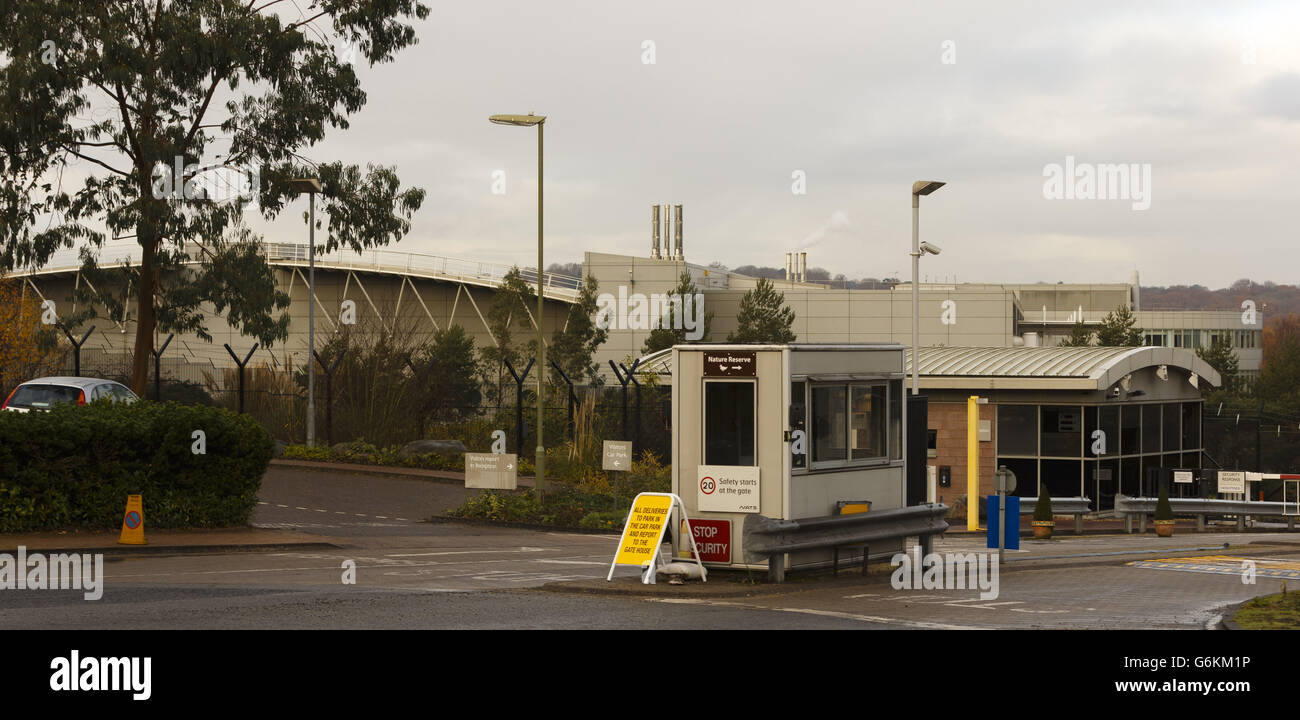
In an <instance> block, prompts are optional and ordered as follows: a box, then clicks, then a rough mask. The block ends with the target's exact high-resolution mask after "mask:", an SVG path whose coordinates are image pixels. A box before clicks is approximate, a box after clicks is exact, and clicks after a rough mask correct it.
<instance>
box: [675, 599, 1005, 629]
mask: <svg viewBox="0 0 1300 720" xmlns="http://www.w3.org/2000/svg"><path fill="white" fill-rule="evenodd" d="M649 601H650V602H662V603H674V604H679V605H714V606H723V607H742V608H748V609H755V610H772V611H776V612H790V613H802V614H805V615H821V616H824V617H834V618H842V619H845V620H857V621H860V622H869V623H885V624H890V625H903V626H906V627H914V628H920V629H925V630H984V629H987V628H980V627H976V626H972V625H953V624H951V623H935V622H925V621H921V620H900V619H897V618H887V617H879V616H876V615H859V614H857V613H846V612H838V611H835V610H814V609H812V608H789V607H771V608H770V607H765V606H763V605H755V604H754V603H737V602H725V601H720V600H705V599H702V598H649Z"/></svg>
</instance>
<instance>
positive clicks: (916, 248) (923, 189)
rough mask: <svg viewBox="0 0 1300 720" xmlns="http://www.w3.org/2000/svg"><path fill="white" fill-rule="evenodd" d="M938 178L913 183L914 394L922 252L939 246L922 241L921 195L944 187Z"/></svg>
mask: <svg viewBox="0 0 1300 720" xmlns="http://www.w3.org/2000/svg"><path fill="white" fill-rule="evenodd" d="M943 186H944V183H941V182H939V181H938V180H917V181H916V182H914V183H912V253H911V255H912V394H913V395H915V394H917V384H916V377H917V367H918V366H919V365H920V364H921V358H920V357H919V356H918V355H917V350H918V347H919V346H920V344H921V288H920V286H919V285H917V282H918V273H919V272H920V269H921V254H922V252H926V253H930V254H931V255H938V254H939V248H938V247H935V246H934V245H931V244H930V243H922V242H920V239H921V237H920V234H919V229H918V226H919V224H920V222H921V196H922V195H929V194H930V193H932V192H934V191H935V190H938V189H939V188H941V187H943Z"/></svg>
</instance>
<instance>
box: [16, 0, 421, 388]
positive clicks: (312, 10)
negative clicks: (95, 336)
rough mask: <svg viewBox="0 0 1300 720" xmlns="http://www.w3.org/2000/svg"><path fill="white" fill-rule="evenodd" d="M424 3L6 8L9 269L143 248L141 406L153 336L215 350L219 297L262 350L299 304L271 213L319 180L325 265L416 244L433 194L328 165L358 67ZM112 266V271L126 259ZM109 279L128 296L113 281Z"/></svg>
mask: <svg viewBox="0 0 1300 720" xmlns="http://www.w3.org/2000/svg"><path fill="white" fill-rule="evenodd" d="M428 13H429V10H428V8H427V7H426V6H425V5H423V4H422V3H419V2H414V1H412V0H352V1H348V0H308V1H307V2H299V3H284V2H281V0H238V1H237V0H188V1H187V2H164V1H163V0H137V1H135V2H126V1H113V0H100V1H97V2H77V1H73V0H0V117H3V118H4V120H3V122H2V123H0V272H6V271H13V270H26V269H35V268H40V267H42V266H44V265H45V264H46V263H47V262H48V261H49V259H50V257H51V255H52V254H53V253H54V252H55V251H56V250H58V249H60V248H74V247H79V248H80V256H81V261H82V270H83V272H84V273H87V274H88V276H91V277H102V276H103V274H104V272H105V271H104V269H103V268H101V267H100V262H98V261H99V259H100V258H99V256H100V254H101V251H102V249H103V248H104V246H105V243H106V242H107V241H110V240H114V239H122V238H131V239H134V241H135V242H136V243H138V244H139V247H140V249H139V263H138V265H137V266H133V267H130V268H125V269H121V270H115V271H114V272H115V273H119V276H118V277H117V278H116V281H115V282H116V286H117V287H119V288H120V289H121V290H122V293H123V294H122V296H121V297H119V298H118V299H117V300H116V301H114V300H113V298H112V297H111V295H112V293H107V294H108V295H109V296H110V297H108V298H107V299H106V302H105V307H106V309H107V311H108V312H109V313H110V315H112V314H116V315H118V316H119V317H125V316H126V315H127V314H128V313H133V315H134V320H135V321H136V336H135V346H134V365H133V368H132V385H133V387H134V389H135V391H136V392H137V393H140V394H143V390H144V386H145V383H146V381H147V378H148V361H149V358H150V351H151V350H152V348H153V336H154V333H155V330H158V331H168V330H175V331H181V332H193V333H195V334H197V335H198V336H199V337H201V338H204V339H210V337H211V336H210V333H209V332H208V329H207V321H206V319H205V317H204V313H205V311H204V309H203V307H202V304H203V303H205V302H206V303H209V304H210V305H211V306H212V307H213V308H214V309H215V310H216V312H217V313H218V314H224V315H225V317H226V319H227V320H228V321H229V322H230V324H231V325H232V326H234V327H236V328H237V329H238V330H239V331H240V332H241V333H244V334H246V335H250V336H252V337H254V338H256V339H258V340H260V341H261V342H262V343H263V344H267V345H269V344H270V343H271V342H273V341H283V340H285V339H286V338H287V337H288V316H287V314H283V313H281V314H278V315H277V314H276V311H279V310H283V309H285V308H286V307H288V303H289V298H288V296H286V295H285V294H284V293H282V292H280V291H278V290H277V289H276V288H275V282H274V275H273V274H272V271H271V270H270V268H269V267H268V265H267V263H266V259H265V257H264V255H263V254H262V253H261V252H260V250H259V247H260V245H259V243H258V242H257V238H256V237H255V236H254V235H253V234H252V232H251V231H250V230H249V229H248V227H247V226H246V225H244V223H243V218H244V216H245V214H246V213H256V214H258V215H260V216H262V217H263V218H266V219H271V218H274V217H275V216H276V215H278V214H279V213H280V212H281V211H283V210H284V209H285V208H286V205H287V203H288V202H289V201H290V200H292V199H293V197H294V196H295V191H294V190H293V189H292V188H291V187H290V180H291V179H294V178H303V177H312V178H316V179H318V180H319V182H320V184H321V191H320V193H319V195H318V200H319V202H320V212H321V215H322V216H323V220H321V221H318V223H317V224H318V226H319V227H321V228H322V229H323V231H324V232H323V233H321V235H320V236H319V238H318V242H319V243H320V245H321V247H322V251H330V250H334V249H336V248H339V247H346V248H352V249H354V250H361V249H364V248H367V247H374V246H381V245H386V244H388V243H391V242H395V241H397V240H399V239H401V238H402V237H403V236H404V235H405V234H406V233H407V232H408V231H409V229H410V218H411V215H412V214H413V213H414V212H415V211H416V210H418V209H419V207H420V205H421V203H422V202H423V200H424V192H423V191H422V190H419V189H415V188H407V189H401V188H400V183H399V180H398V177H397V174H396V172H395V171H394V169H392V168H388V167H375V166H367V167H366V169H365V170H364V171H363V170H362V169H361V168H359V167H358V166H356V165H347V164H344V163H343V162H341V161H337V160H334V161H326V160H317V161H313V160H312V159H311V158H309V157H307V155H306V152H307V151H308V150H310V149H311V148H312V147H313V146H315V145H316V144H317V143H319V142H320V141H321V140H322V139H323V138H324V137H325V134H326V131H327V130H328V129H338V130H343V129H346V128H347V127H348V117H349V116H350V115H352V114H354V113H356V112H357V111H359V110H360V109H361V108H362V106H363V105H364V104H365V102H366V93H365V92H364V91H363V90H362V88H361V83H360V81H359V79H358V76H357V72H356V69H355V67H354V63H359V62H362V61H365V62H368V63H370V64H371V65H375V64H381V63H387V62H391V61H392V60H394V58H395V56H396V54H397V52H398V51H400V50H402V49H403V48H406V47H408V46H410V45H412V44H414V43H415V42H416V36H415V29H414V27H412V25H411V24H409V22H410V21H412V20H418V19H423V18H425V17H427V16H428ZM115 259H116V258H113V257H104V258H102V260H103V263H105V264H106V263H109V262H110V261H113V260H115ZM105 282H106V284H107V285H110V286H112V285H114V282H109V281H105Z"/></svg>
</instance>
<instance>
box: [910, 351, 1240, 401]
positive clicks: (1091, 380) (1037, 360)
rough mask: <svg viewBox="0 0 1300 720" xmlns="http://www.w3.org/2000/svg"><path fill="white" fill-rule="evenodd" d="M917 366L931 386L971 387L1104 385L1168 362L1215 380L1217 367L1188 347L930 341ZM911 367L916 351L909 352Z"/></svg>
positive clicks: (1216, 383)
mask: <svg viewBox="0 0 1300 720" xmlns="http://www.w3.org/2000/svg"><path fill="white" fill-rule="evenodd" d="M919 355H920V366H919V368H918V372H919V374H920V376H921V377H923V378H927V380H928V381H927V382H925V383H923V384H924V385H925V386H926V387H933V388H947V387H951V388H958V387H968V386H969V385H970V378H988V379H989V380H990V381H991V382H989V383H982V384H981V386H982V387H988V388H991V389H999V388H1001V389H1068V390H1105V389H1106V388H1108V387H1110V386H1112V385H1114V384H1115V383H1117V382H1119V381H1120V380H1121V379H1122V378H1124V376H1126V375H1129V374H1131V373H1133V372H1136V371H1138V370H1141V369H1143V368H1147V367H1158V366H1161V365H1164V366H1165V367H1166V368H1168V369H1173V368H1178V369H1181V370H1182V371H1183V372H1184V373H1187V374H1188V375H1196V376H1198V377H1199V378H1202V379H1204V380H1205V381H1207V382H1209V383H1210V384H1211V385H1214V386H1215V387H1218V386H1219V385H1220V384H1221V383H1222V378H1220V377H1219V373H1218V372H1217V371H1216V370H1215V369H1214V368H1213V367H1211V366H1210V365H1209V363H1207V362H1205V361H1204V360H1201V359H1200V358H1199V357H1197V356H1196V353H1193V352H1191V351H1189V350H1183V349H1181V348H1165V347H997V348H969V347H928V348H921V349H920V351H919ZM907 372H908V373H911V372H912V353H911V351H910V350H909V351H908V353H907Z"/></svg>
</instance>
